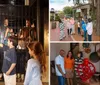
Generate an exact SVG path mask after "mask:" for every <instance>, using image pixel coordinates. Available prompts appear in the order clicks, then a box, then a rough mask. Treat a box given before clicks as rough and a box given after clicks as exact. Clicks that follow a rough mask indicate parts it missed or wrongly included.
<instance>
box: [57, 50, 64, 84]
mask: <svg viewBox="0 0 100 85" xmlns="http://www.w3.org/2000/svg"><path fill="white" fill-rule="evenodd" d="M64 56H65V51H64V50H60V52H59V55H58V56H57V57H56V58H55V68H56V75H57V77H58V85H65V69H64Z"/></svg>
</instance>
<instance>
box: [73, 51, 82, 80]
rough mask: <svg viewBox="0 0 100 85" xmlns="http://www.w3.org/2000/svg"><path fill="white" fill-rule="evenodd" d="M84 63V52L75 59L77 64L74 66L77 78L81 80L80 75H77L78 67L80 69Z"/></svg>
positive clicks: (79, 53)
mask: <svg viewBox="0 0 100 85" xmlns="http://www.w3.org/2000/svg"><path fill="white" fill-rule="evenodd" d="M82 63H83V55H82V52H78V54H77V57H76V58H75V64H74V69H75V75H76V78H79V76H78V73H77V67H78V65H80V64H82ZM80 71H81V70H80Z"/></svg>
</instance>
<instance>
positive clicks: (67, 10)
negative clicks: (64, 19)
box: [63, 6, 73, 16]
mask: <svg viewBox="0 0 100 85" xmlns="http://www.w3.org/2000/svg"><path fill="white" fill-rule="evenodd" d="M63 12H64V14H65V15H67V16H72V14H73V9H72V7H68V6H66V7H64V8H63Z"/></svg>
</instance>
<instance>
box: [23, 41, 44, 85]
mask: <svg viewBox="0 0 100 85" xmlns="http://www.w3.org/2000/svg"><path fill="white" fill-rule="evenodd" d="M28 50H29V54H30V56H32V57H33V58H32V59H29V60H28V66H27V70H26V77H25V81H24V85H42V82H41V72H42V73H44V72H45V71H46V67H45V64H46V60H45V59H46V58H45V56H44V51H43V47H42V45H41V43H40V42H37V41H36V42H34V43H29V45H28Z"/></svg>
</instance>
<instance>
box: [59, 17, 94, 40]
mask: <svg viewBox="0 0 100 85" xmlns="http://www.w3.org/2000/svg"><path fill="white" fill-rule="evenodd" d="M76 24H77V33H78V34H79V36H80V35H82V36H83V37H84V41H92V34H93V23H92V20H91V19H90V18H89V19H88V20H87V21H85V20H84V19H83V18H82V19H81V20H79V21H78V22H77V23H76V22H75V20H74V18H73V17H71V18H66V17H65V18H64V19H63V20H61V19H59V28H60V40H63V39H64V38H65V37H66V34H65V32H67V34H68V36H70V35H71V34H75V33H76V32H75V27H76ZM65 30H66V31H65ZM87 36H88V38H87Z"/></svg>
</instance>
